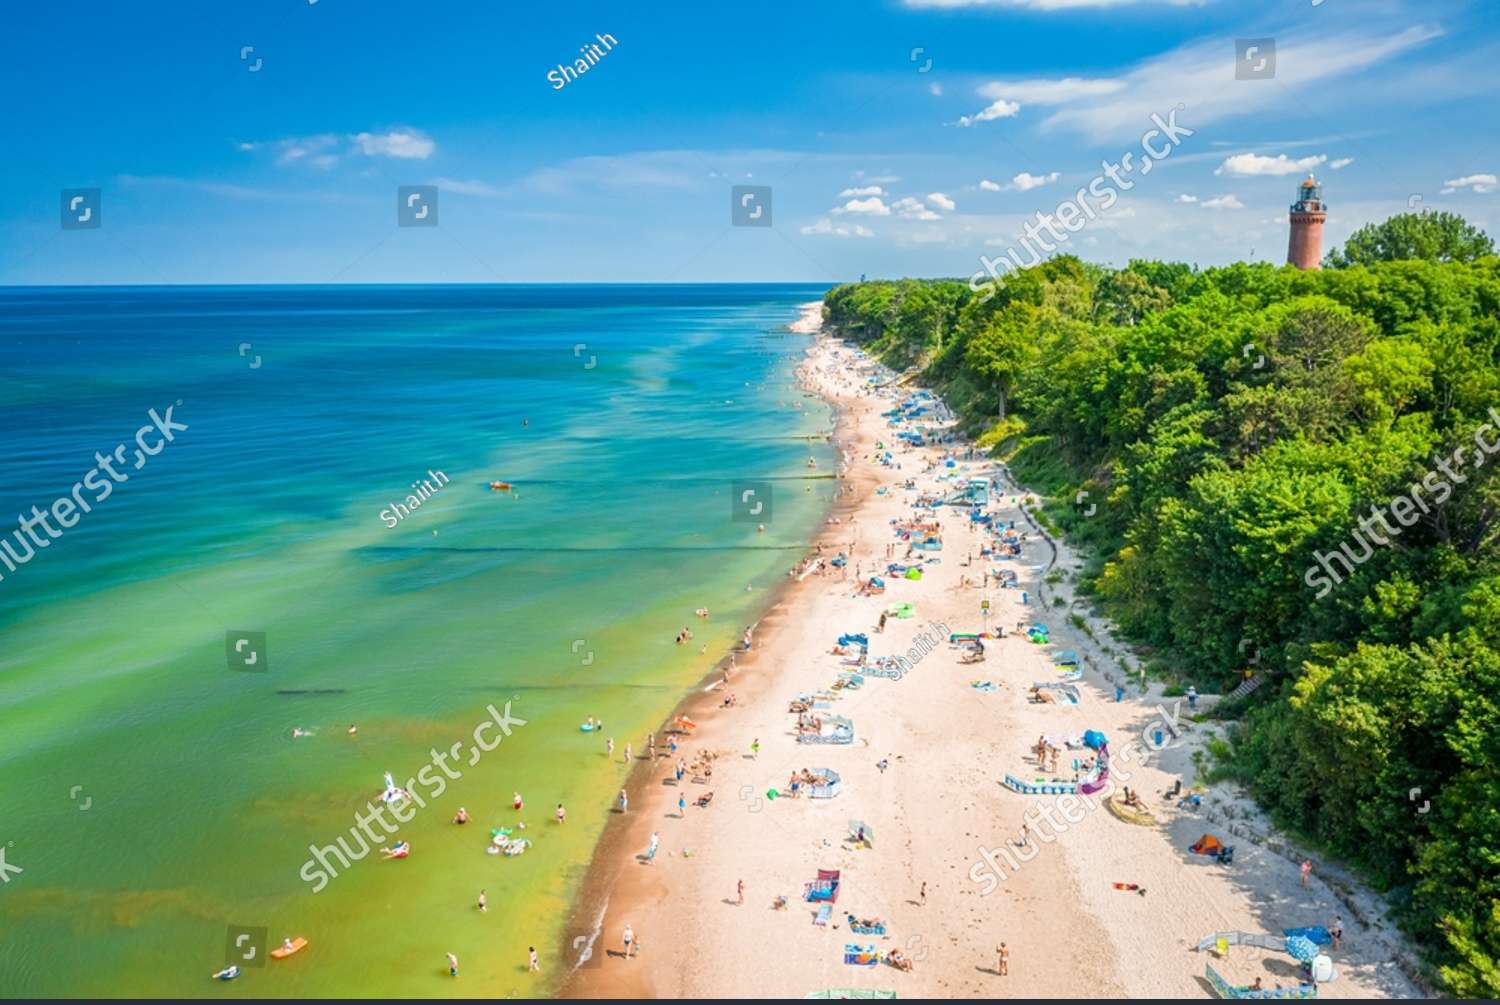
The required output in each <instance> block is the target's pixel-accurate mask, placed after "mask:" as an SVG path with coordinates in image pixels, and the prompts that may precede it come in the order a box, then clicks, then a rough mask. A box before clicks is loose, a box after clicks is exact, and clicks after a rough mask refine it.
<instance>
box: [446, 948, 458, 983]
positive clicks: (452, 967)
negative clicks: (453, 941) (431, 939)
mask: <svg viewBox="0 0 1500 1005" xmlns="http://www.w3.org/2000/svg"><path fill="white" fill-rule="evenodd" d="M448 976H449V977H457V976H458V957H457V956H454V955H453V954H452V953H449V954H448Z"/></svg>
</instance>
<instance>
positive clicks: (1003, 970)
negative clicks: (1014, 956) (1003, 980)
mask: <svg viewBox="0 0 1500 1005" xmlns="http://www.w3.org/2000/svg"><path fill="white" fill-rule="evenodd" d="M995 954H996V955H997V956H999V959H998V960H996V961H995V969H996V970H997V971H999V973H1000V976H1001V977H1004V976H1006V975H1007V974H1009V973H1010V948H1009V947H1007V946H1006V944H1005V943H1003V942H1002V943H1000V946H999V948H998V949H996V950H995Z"/></svg>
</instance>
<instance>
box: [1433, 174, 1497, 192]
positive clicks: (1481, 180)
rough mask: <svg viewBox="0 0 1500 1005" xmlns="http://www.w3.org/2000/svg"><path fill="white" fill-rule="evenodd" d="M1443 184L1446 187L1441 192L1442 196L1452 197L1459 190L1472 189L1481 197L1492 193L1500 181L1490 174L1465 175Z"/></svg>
mask: <svg viewBox="0 0 1500 1005" xmlns="http://www.w3.org/2000/svg"><path fill="white" fill-rule="evenodd" d="M1443 184H1444V185H1446V186H1447V187H1446V188H1444V189H1443V190H1442V193H1443V195H1452V194H1453V193H1454V192H1456V191H1458V190H1459V189H1461V188H1467V189H1473V190H1474V191H1475V192H1477V193H1479V194H1480V195H1483V194H1484V193H1486V192H1492V191H1494V189H1495V185H1496V184H1500V179H1496V177H1495V176H1494V175H1492V174H1466V175H1464V176H1463V177H1462V178H1449V179H1448V180H1447V181H1445V182H1443Z"/></svg>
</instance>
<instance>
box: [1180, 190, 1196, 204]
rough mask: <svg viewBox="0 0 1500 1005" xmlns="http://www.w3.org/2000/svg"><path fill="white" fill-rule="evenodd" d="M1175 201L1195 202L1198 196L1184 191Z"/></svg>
mask: <svg viewBox="0 0 1500 1005" xmlns="http://www.w3.org/2000/svg"><path fill="white" fill-rule="evenodd" d="M1177 201H1178V202H1188V203H1192V202H1197V201H1198V197H1197V196H1196V195H1188V194H1187V193H1186V192H1184V193H1182V194H1181V195H1179V196H1178V197H1177Z"/></svg>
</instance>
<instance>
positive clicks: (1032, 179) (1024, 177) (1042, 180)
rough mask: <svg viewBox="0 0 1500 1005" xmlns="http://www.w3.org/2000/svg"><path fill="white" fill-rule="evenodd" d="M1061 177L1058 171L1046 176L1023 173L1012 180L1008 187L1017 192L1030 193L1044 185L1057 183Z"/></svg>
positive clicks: (1048, 173)
mask: <svg viewBox="0 0 1500 1005" xmlns="http://www.w3.org/2000/svg"><path fill="white" fill-rule="evenodd" d="M1061 177H1062V175H1061V174H1059V173H1058V172H1056V171H1049V172H1047V173H1046V174H1032V173H1031V172H1030V171H1022V172H1021V173H1020V174H1018V175H1016V176H1015V177H1014V178H1012V179H1011V180H1010V185H1008V186H1007V187H1008V188H1013V189H1015V190H1016V191H1017V192H1030V191H1031V190H1032V189H1034V188H1041V187H1042V186H1043V185H1046V184H1048V183H1050V182H1054V181H1057V179H1059V178H1061Z"/></svg>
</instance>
